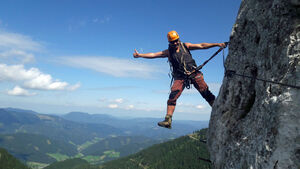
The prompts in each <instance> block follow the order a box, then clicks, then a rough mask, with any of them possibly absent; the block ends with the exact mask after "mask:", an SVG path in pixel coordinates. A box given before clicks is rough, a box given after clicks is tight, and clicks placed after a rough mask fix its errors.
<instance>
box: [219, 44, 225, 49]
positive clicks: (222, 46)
mask: <svg viewBox="0 0 300 169" xmlns="http://www.w3.org/2000/svg"><path fill="white" fill-rule="evenodd" d="M219 46H220V47H221V48H226V46H227V45H226V43H219Z"/></svg>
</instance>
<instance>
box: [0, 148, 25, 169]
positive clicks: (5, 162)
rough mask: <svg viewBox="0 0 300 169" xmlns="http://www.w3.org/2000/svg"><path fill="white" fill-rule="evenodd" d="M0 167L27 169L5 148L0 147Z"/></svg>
mask: <svg viewBox="0 0 300 169" xmlns="http://www.w3.org/2000/svg"><path fill="white" fill-rule="evenodd" d="M0 169H29V168H28V167H27V166H25V165H24V164H23V163H21V162H20V161H19V160H17V159H16V158H15V157H13V156H12V155H10V154H9V153H8V152H7V151H6V150H5V149H3V148H0Z"/></svg>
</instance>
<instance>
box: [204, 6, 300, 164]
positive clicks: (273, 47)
mask: <svg viewBox="0 0 300 169" xmlns="http://www.w3.org/2000/svg"><path fill="white" fill-rule="evenodd" d="M225 66H226V69H227V70H234V71H236V73H237V74H244V75H247V76H252V77H256V78H261V79H267V80H272V81H276V82H280V83H284V84H290V85H295V86H300V0H242V3H241V6H240V10H239V13H238V16H237V19H236V23H235V25H234V26H233V28H232V33H231V36H230V45H229V52H228V56H227V59H226V62H225ZM208 146H209V151H210V155H211V161H212V163H213V164H212V166H213V168H214V169H274V168H275V169H276V168H278V169H300V90H299V89H296V88H293V87H287V86H282V85H278V84H272V83H268V82H263V81H259V80H256V79H254V78H253V79H251V78H246V77H241V76H237V75H231V76H229V75H228V76H224V79H223V84H222V87H221V89H220V93H219V95H218V97H217V99H216V101H215V104H214V105H213V109H212V113H211V120H210V124H209V131H208Z"/></svg>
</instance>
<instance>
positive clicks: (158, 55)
mask: <svg viewBox="0 0 300 169" xmlns="http://www.w3.org/2000/svg"><path fill="white" fill-rule="evenodd" d="M168 56H169V51H168V50H164V51H161V52H156V53H138V51H137V50H136V49H134V53H133V57H134V58H146V59H154V58H165V57H168Z"/></svg>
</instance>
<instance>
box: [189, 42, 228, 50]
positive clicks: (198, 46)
mask: <svg viewBox="0 0 300 169" xmlns="http://www.w3.org/2000/svg"><path fill="white" fill-rule="evenodd" d="M185 45H186V47H187V48H188V49H189V50H196V49H208V48H211V47H216V46H219V47H221V48H225V47H226V44H225V43H199V44H192V43H185Z"/></svg>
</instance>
